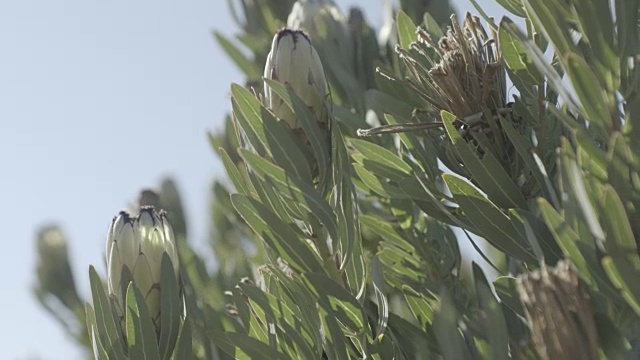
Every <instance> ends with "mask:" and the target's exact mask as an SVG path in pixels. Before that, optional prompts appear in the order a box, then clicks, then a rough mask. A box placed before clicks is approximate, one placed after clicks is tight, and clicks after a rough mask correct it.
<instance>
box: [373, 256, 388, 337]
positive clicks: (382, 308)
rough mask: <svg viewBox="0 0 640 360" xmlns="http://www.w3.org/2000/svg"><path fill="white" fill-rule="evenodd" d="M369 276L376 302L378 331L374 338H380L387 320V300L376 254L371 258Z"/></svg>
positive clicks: (380, 267)
mask: <svg viewBox="0 0 640 360" xmlns="http://www.w3.org/2000/svg"><path fill="white" fill-rule="evenodd" d="M371 277H372V283H373V289H374V291H375V294H376V303H377V304H378V331H377V332H376V336H375V338H376V339H377V340H380V339H381V337H382V335H383V334H384V332H385V330H386V328H387V322H388V321H389V302H388V300H387V296H386V295H385V293H384V275H383V273H382V266H381V265H380V259H378V257H377V256H374V257H373V259H372V260H371Z"/></svg>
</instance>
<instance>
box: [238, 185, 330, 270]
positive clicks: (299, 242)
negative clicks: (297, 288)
mask: <svg viewBox="0 0 640 360" xmlns="http://www.w3.org/2000/svg"><path fill="white" fill-rule="evenodd" d="M231 202H232V203H233V207H234V208H235V209H236V211H238V213H239V214H240V216H242V218H243V219H244V220H245V221H246V222H247V224H249V226H251V228H252V229H253V231H254V232H255V233H256V234H258V235H260V236H262V238H263V240H265V242H266V243H267V245H269V246H271V247H272V248H273V249H274V250H275V251H277V252H278V253H279V254H280V255H281V256H282V257H283V258H284V259H285V260H286V261H287V262H288V263H289V265H291V266H292V267H294V268H295V269H296V270H297V271H300V272H306V271H315V272H323V271H324V270H323V267H322V264H321V262H320V260H319V259H318V256H317V255H316V254H315V253H314V252H313V251H311V249H309V247H308V245H307V244H306V242H305V241H304V240H303V239H300V238H299V237H298V235H296V233H295V232H294V231H293V230H291V229H290V225H288V224H285V223H284V222H282V220H280V218H279V217H278V216H277V215H276V214H274V213H272V212H271V211H270V210H269V209H267V208H266V207H265V206H264V205H262V204H260V203H259V202H258V201H257V200H255V199H252V198H249V197H247V196H245V195H241V194H232V195H231Z"/></svg>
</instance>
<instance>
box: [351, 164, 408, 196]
mask: <svg viewBox="0 0 640 360" xmlns="http://www.w3.org/2000/svg"><path fill="white" fill-rule="evenodd" d="M353 168H354V170H355V171H356V174H357V175H358V177H359V178H360V180H362V183H363V184H364V185H366V186H367V187H368V188H369V189H370V190H371V191H373V192H375V193H376V194H378V195H380V196H383V197H386V198H391V199H408V198H409V195H407V194H406V193H405V192H404V191H402V189H401V188H399V187H398V186H395V185H392V184H390V183H388V182H386V181H384V180H381V179H379V178H378V177H376V176H375V175H374V174H373V173H371V172H370V171H368V170H367V169H366V168H365V167H364V166H362V165H360V164H354V166H353Z"/></svg>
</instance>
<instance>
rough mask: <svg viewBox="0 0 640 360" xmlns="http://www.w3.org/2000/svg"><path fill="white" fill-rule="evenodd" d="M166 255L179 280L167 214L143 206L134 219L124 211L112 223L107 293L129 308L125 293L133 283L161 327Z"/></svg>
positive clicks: (109, 234) (122, 307) (108, 244)
mask: <svg viewBox="0 0 640 360" xmlns="http://www.w3.org/2000/svg"><path fill="white" fill-rule="evenodd" d="M165 252H166V253H167V255H168V256H169V258H170V259H171V262H172V264H173V268H174V271H175V274H176V277H177V276H178V265H179V263H178V253H177V251H176V244H175V240H174V235H173V230H172V228H171V225H170V224H169V222H168V221H167V218H166V215H165V213H164V212H162V211H161V212H156V211H155V210H154V208H153V207H151V206H143V207H142V208H140V211H139V213H138V215H137V216H135V217H133V216H131V215H130V214H129V213H127V212H126V211H121V212H120V213H119V214H118V216H116V217H115V218H114V219H113V221H112V222H111V227H110V228H109V232H108V235H107V253H106V257H107V272H108V280H107V282H108V291H109V294H110V295H111V296H112V297H114V298H115V300H116V301H117V304H118V306H119V311H120V315H121V316H123V315H124V309H125V308H126V306H125V304H126V297H125V296H126V290H127V286H128V285H129V282H130V281H133V284H134V285H135V286H137V287H138V289H139V290H140V292H141V293H142V295H143V296H144V297H145V300H146V304H147V307H148V308H149V312H150V315H151V318H152V319H153V321H154V323H155V324H156V329H158V327H159V319H160V277H161V275H162V274H161V271H160V269H161V262H162V255H163V254H164V253H165Z"/></svg>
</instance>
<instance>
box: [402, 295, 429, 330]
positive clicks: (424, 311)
mask: <svg viewBox="0 0 640 360" xmlns="http://www.w3.org/2000/svg"><path fill="white" fill-rule="evenodd" d="M402 292H403V293H404V299H405V300H406V302H407V305H409V309H410V310H411V313H412V314H413V316H414V317H415V318H416V320H418V323H420V325H421V326H422V327H423V328H427V327H428V326H430V325H431V321H432V320H433V306H432V305H431V303H430V302H429V301H428V300H427V298H426V296H425V295H424V294H421V293H419V292H417V291H415V290H414V289H413V288H411V287H410V286H407V285H403V286H402Z"/></svg>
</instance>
